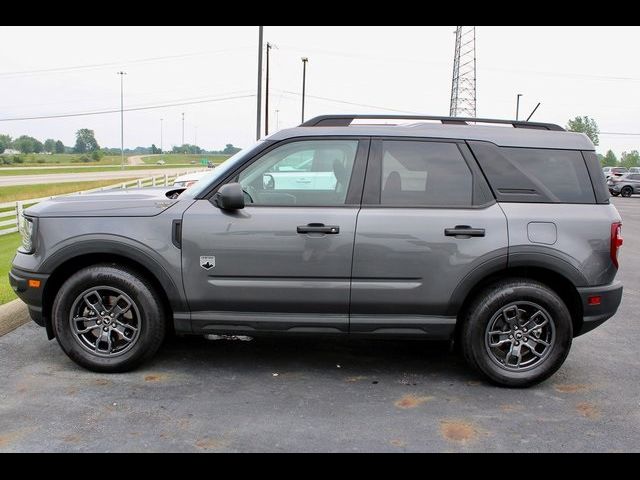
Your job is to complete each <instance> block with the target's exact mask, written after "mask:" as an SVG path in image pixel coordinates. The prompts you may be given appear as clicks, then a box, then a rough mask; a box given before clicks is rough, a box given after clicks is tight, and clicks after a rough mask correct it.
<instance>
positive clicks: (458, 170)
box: [10, 115, 622, 386]
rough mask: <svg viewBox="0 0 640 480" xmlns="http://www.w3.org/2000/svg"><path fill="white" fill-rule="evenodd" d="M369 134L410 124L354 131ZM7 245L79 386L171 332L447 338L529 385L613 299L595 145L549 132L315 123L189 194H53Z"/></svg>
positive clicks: (514, 381) (615, 240)
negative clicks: (78, 369) (80, 373)
mask: <svg viewBox="0 0 640 480" xmlns="http://www.w3.org/2000/svg"><path fill="white" fill-rule="evenodd" d="M375 119H387V120H389V119H397V120H399V121H400V120H412V121H415V122H414V123H411V124H404V125H371V124H360V125H357V124H356V122H354V120H355V121H359V122H363V121H365V122H366V121H369V122H370V121H373V120H375ZM20 230H21V232H22V236H23V245H22V247H21V248H20V250H19V251H18V253H17V255H16V257H15V259H14V262H13V267H12V270H11V272H10V279H11V283H12V285H13V287H14V289H15V290H16V292H17V293H18V295H19V296H20V297H21V298H22V299H23V300H24V301H25V302H26V303H27V304H28V306H29V311H30V313H31V316H32V318H33V319H34V320H35V321H36V322H37V323H38V324H39V325H42V326H44V327H45V328H46V331H47V334H48V336H49V338H50V339H51V338H54V337H55V338H56V339H57V341H58V342H59V344H60V346H61V347H62V349H63V350H64V351H65V352H66V354H67V355H68V356H69V357H70V358H71V359H73V360H74V361H75V362H77V363H78V364H80V365H82V366H84V367H86V368H89V369H92V370H95V371H105V372H117V371H124V370H128V369H131V368H134V367H135V366H137V365H139V364H140V363H141V362H142V361H144V360H147V359H149V358H150V357H151V356H153V354H154V353H155V352H156V350H157V349H158V347H159V346H160V344H161V343H162V340H163V338H164V336H165V332H167V330H168V329H169V328H172V329H173V330H175V331H176V332H179V333H187V334H199V335H202V334H211V333H216V334H243V335H258V334H285V333H286V334H292V335H302V334H306V335H309V334H313V335H352V336H364V337H371V338H378V337H396V338H424V339H446V340H453V341H454V342H455V343H456V344H457V345H459V347H460V349H461V350H462V353H463V354H464V356H465V357H466V359H467V361H468V362H469V364H470V365H471V366H472V367H474V368H476V369H477V370H478V371H480V372H482V373H483V374H484V375H486V376H487V377H488V378H489V379H490V380H492V381H493V382H496V383H498V384H501V385H508V386H526V385H531V384H534V383H536V382H539V381H541V380H544V379H545V378H547V377H549V376H550V375H552V374H553V373H554V372H555V371H556V370H557V369H558V368H559V367H560V366H561V365H562V363H563V361H564V359H565V358H566V356H567V354H568V353H569V348H570V346H571V342H572V339H573V338H574V337H575V336H577V335H582V334H583V333H585V332H588V331H589V330H591V329H593V328H595V327H597V326H598V325H600V324H601V323H602V322H604V321H605V320H607V319H608V318H609V317H611V316H612V315H613V314H614V313H615V312H616V309H617V308H618V305H619V303H620V299H621V295H622V286H621V285H620V283H618V282H616V281H615V277H616V273H617V270H618V250H619V247H620V245H621V244H622V238H621V220H620V215H619V214H618V212H617V211H616V209H615V207H614V206H613V205H611V204H610V203H609V193H608V191H607V187H606V184H605V179H604V175H603V172H602V169H601V168H600V165H599V163H598V159H597V157H596V154H595V152H594V146H593V144H592V143H591V141H590V140H589V139H588V138H587V137H586V136H585V135H583V134H579V133H569V132H566V131H564V130H563V129H562V128H561V127H558V126H557V125H552V124H545V123H532V122H512V121H501V120H483V119H463V118H448V117H422V116H415V117H394V116H382V117H380V116H363V115H360V116H354V115H333V116H323V117H317V118H314V119H312V120H309V121H307V122H305V123H304V124H302V125H301V126H299V127H297V128H292V129H287V130H282V131H279V132H277V133H275V134H273V135H271V136H269V137H267V138H265V139H264V140H262V141H259V142H258V143H256V144H255V145H254V146H252V147H250V148H248V149H246V150H244V151H242V152H240V153H238V154H236V155H235V156H234V157H232V158H231V159H229V160H227V161H226V162H224V163H223V164H222V165H221V166H219V167H218V168H216V169H215V170H214V171H213V173H212V175H211V177H210V178H209V179H208V180H207V181H202V182H199V183H197V184H196V185H194V186H192V187H190V188H188V189H186V190H184V189H180V188H178V189H176V188H155V189H141V190H123V191H118V192H98V193H94V194H88V195H78V196H70V197H60V198H57V199H53V200H49V201H45V202H42V203H40V204H38V205H37V206H34V207H31V208H29V209H27V210H26V211H25V213H24V217H23V218H22V219H21V221H20ZM594 361H596V360H595V359H594Z"/></svg>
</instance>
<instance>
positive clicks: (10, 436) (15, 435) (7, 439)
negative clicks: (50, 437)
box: [0, 427, 35, 448]
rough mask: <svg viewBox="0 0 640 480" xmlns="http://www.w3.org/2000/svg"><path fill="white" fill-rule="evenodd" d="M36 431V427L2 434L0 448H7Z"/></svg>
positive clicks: (0, 435) (0, 434)
mask: <svg viewBox="0 0 640 480" xmlns="http://www.w3.org/2000/svg"><path fill="white" fill-rule="evenodd" d="M34 430H35V427H29V428H21V429H19V430H14V431H12V432H5V433H0V448H6V447H8V446H10V445H11V444H13V443H14V442H16V441H17V440H20V439H21V438H22V437H24V436H25V435H27V434H28V433H31V432H33V431H34Z"/></svg>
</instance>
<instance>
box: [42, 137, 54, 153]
mask: <svg viewBox="0 0 640 480" xmlns="http://www.w3.org/2000/svg"><path fill="white" fill-rule="evenodd" d="M55 149H56V141H55V140H54V139H53V138H47V139H46V140H45V141H44V151H45V152H49V153H53V152H54V151H55Z"/></svg>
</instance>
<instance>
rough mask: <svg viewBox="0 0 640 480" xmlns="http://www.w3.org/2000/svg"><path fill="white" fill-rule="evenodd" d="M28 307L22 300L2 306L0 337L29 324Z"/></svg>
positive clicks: (0, 312) (0, 307)
mask: <svg viewBox="0 0 640 480" xmlns="http://www.w3.org/2000/svg"><path fill="white" fill-rule="evenodd" d="M29 320H31V317H29V312H28V311H27V305H26V304H25V303H24V302H23V301H22V300H20V299H16V300H12V301H10V302H9V303H5V304H4V305H0V337H2V336H3V335H6V334H7V333H9V332H11V331H13V330H15V329H16V328H18V327H20V326H22V325H24V324H25V323H27V322H29Z"/></svg>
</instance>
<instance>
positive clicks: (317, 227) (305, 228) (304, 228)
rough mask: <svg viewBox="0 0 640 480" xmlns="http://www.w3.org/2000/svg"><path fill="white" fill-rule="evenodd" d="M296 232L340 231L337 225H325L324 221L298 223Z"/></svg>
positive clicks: (330, 232) (334, 232)
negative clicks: (305, 223)
mask: <svg viewBox="0 0 640 480" xmlns="http://www.w3.org/2000/svg"><path fill="white" fill-rule="evenodd" d="M297 231H298V233H329V234H336V233H340V227H338V226H337V225H325V224H324V223H309V224H308V225H298V228H297Z"/></svg>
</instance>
